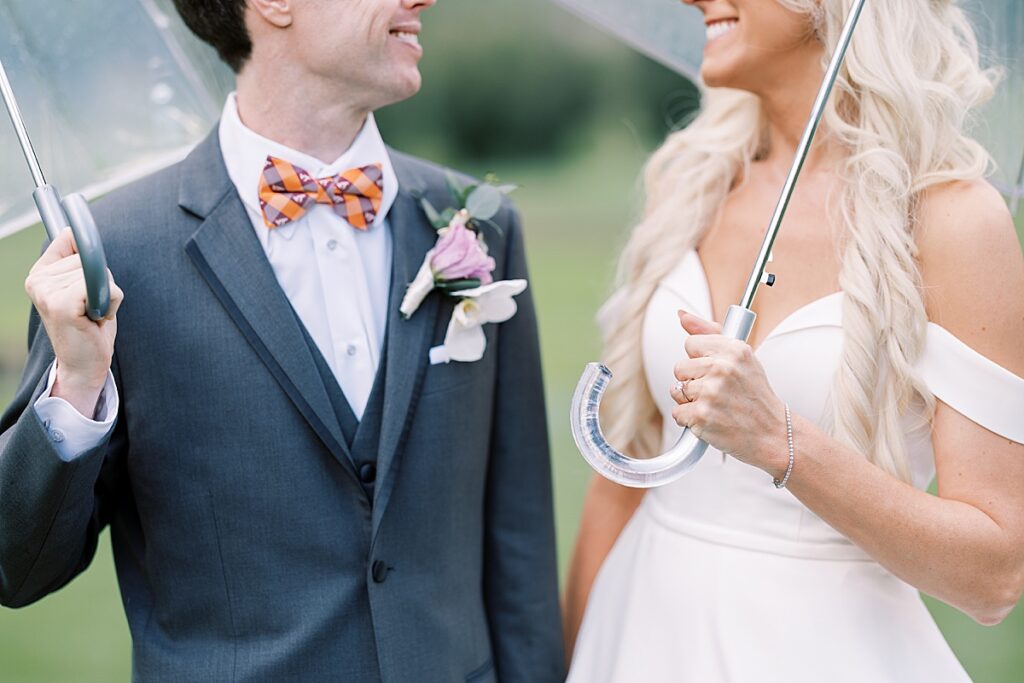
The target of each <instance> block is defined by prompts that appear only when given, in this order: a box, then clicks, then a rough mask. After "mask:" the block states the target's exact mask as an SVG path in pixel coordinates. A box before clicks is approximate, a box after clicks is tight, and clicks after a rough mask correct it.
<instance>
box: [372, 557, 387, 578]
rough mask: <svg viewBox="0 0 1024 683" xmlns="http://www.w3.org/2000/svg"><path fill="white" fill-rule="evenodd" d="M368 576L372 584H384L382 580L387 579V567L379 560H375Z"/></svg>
mask: <svg viewBox="0 0 1024 683" xmlns="http://www.w3.org/2000/svg"><path fill="white" fill-rule="evenodd" d="M370 575H371V576H372V577H373V582H374V583H384V579H386V578H388V566H387V565H386V564H384V563H383V562H382V561H381V560H376V561H375V562H374V563H373V567H372V568H371V569H370Z"/></svg>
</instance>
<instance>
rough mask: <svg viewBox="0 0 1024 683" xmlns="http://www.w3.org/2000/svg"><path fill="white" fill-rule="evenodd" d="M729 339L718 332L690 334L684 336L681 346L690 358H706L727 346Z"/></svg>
mask: <svg viewBox="0 0 1024 683" xmlns="http://www.w3.org/2000/svg"><path fill="white" fill-rule="evenodd" d="M731 341H733V340H731V339H729V338H727V337H723V336H721V335H719V334H692V335H690V336H689V337H687V338H686V341H685V342H684V343H683V347H684V348H685V349H686V355H687V356H689V357H690V358H691V359H693V358H706V357H708V356H713V355H714V354H716V353H719V352H721V351H723V350H724V349H726V348H728V347H729V343H730V342H731Z"/></svg>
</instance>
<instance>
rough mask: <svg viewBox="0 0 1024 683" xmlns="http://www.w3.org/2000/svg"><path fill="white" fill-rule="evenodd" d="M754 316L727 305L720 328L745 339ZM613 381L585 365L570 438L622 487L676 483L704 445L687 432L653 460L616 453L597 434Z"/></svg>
mask: <svg viewBox="0 0 1024 683" xmlns="http://www.w3.org/2000/svg"><path fill="white" fill-rule="evenodd" d="M756 317H757V316H756V315H755V313H754V312H753V311H751V310H750V309H748V308H743V307H742V306H730V307H729V313H728V315H727V316H726V318H725V322H724V323H723V325H722V334H723V335H724V336H727V337H732V338H733V339H739V340H740V341H744V342H745V341H746V340H747V339H748V338H749V337H750V330H751V329H752V328H753V327H754V320H755V319H756ZM611 380H612V373H611V370H609V369H608V368H607V367H605V366H604V365H601V364H600V363H590V364H589V365H587V367H586V369H585V370H584V371H583V376H582V377H581V378H580V381H579V384H578V385H576V393H575V394H573V397H572V411H571V417H572V436H573V439H574V440H575V441H576V447H577V448H578V449H579V451H580V453H581V454H582V455H583V458H584V460H586V461H587V462H588V463H589V464H590V466H591V467H593V468H594V470H596V471H597V472H598V474H600V475H601V476H603V477H605V478H606V479H610V480H611V481H614V482H615V483H616V484H621V485H622V486H629V487H631V488H638V489H648V488H653V487H655V486H664V485H665V484H670V483H672V482H673V481H675V480H676V479H679V478H680V477H682V476H683V475H684V474H686V473H687V472H689V471H690V470H691V469H693V467H694V466H695V465H696V464H697V463H698V462H700V459H701V458H702V457H704V453H705V451H707V448H708V444H707V443H705V442H704V441H701V440H700V439H699V438H697V436H696V435H695V434H694V433H693V432H692V431H690V430H689V429H685V430H683V434H682V436H680V437H679V440H678V441H676V443H675V445H674V446H672V448H671V449H669V450H668V451H667V452H666V453H662V454H661V455H659V456H657V457H654V458H647V459H637V458H631V457H629V456H628V455H624V454H622V453H620V452H619V451H617V450H615V447H614V446H612V445H611V444H610V443H608V441H607V440H606V439H605V438H604V434H603V433H602V432H601V424H600V418H599V414H600V408H601V397H602V396H603V395H604V392H605V390H606V389H607V388H608V385H609V383H610V382H611Z"/></svg>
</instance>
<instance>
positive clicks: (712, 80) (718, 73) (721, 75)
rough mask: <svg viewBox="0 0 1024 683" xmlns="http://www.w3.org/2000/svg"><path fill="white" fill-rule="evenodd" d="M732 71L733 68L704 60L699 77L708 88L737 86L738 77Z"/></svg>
mask: <svg viewBox="0 0 1024 683" xmlns="http://www.w3.org/2000/svg"><path fill="white" fill-rule="evenodd" d="M736 76H737V75H736V74H735V73H733V69H728V68H722V67H721V66H719V65H716V64H708V63H706V62H705V64H704V66H703V67H702V68H701V72H700V77H701V79H702V80H703V81H704V84H705V85H706V86H708V87H709V88H737V87H739V82H740V79H739V78H737V77H736Z"/></svg>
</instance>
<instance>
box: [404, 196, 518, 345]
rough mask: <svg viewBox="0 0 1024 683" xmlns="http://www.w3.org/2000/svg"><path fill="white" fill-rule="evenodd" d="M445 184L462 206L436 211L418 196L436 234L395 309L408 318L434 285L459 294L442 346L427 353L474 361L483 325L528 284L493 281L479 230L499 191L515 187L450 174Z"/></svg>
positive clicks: (505, 314)
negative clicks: (462, 182) (465, 183)
mask: <svg viewBox="0 0 1024 683" xmlns="http://www.w3.org/2000/svg"><path fill="white" fill-rule="evenodd" d="M448 185H449V189H450V190H451V192H452V194H453V195H454V197H455V200H456V202H457V203H458V204H459V205H460V207H461V208H448V209H445V210H444V211H441V212H439V211H438V210H437V209H436V208H435V207H434V206H433V205H432V204H431V203H430V202H429V201H427V199H426V198H420V203H421V204H422V206H423V210H424V212H426V214H427V218H428V219H429V220H430V222H431V224H432V225H433V226H434V228H435V229H436V230H437V234H438V238H437V243H436V244H435V245H434V248H433V249H431V250H430V251H428V252H427V254H426V256H425V257H424V259H423V265H422V266H420V269H419V272H418V273H417V274H416V278H415V279H414V280H413V282H412V283H411V284H410V285H409V287H408V289H407V290H406V293H405V298H404V299H403V300H402V306H401V308H400V310H401V312H402V315H404V316H405V317H406V318H410V317H412V315H413V314H414V313H415V312H416V311H417V309H419V307H420V304H422V303H423V300H424V299H426V298H427V296H428V295H429V294H430V293H431V292H433V291H435V290H437V291H438V292H439V293H440V294H442V295H444V296H450V297H453V298H456V299H458V300H459V301H458V303H457V304H456V305H455V310H454V311H453V312H452V318H451V320H450V321H449V323H448V331H447V333H446V334H445V338H444V346H443V347H440V348H439V349H436V350H434V351H432V354H437V355H438V357H439V358H440V359H441V360H442V361H444V362H447V361H449V360H454V361H460V362H473V361H478V360H480V359H481V358H483V355H484V350H485V349H486V348H487V336H486V335H485V334H484V330H483V326H484V325H486V324H487V323H502V322H505V321H506V320H508V319H510V318H511V317H512V316H514V315H515V314H516V310H517V306H516V302H515V300H514V299H513V297H515V296H518V295H519V294H522V293H523V291H524V290H525V289H526V286H527V283H526V280H503V281H501V282H495V281H494V277H493V273H494V269H495V265H496V264H495V262H494V259H493V258H491V257H490V256H489V255H488V253H487V243H486V241H485V240H484V236H483V233H482V232H481V230H480V225H481V224H482V223H491V219H492V218H494V216H495V215H497V213H498V211H499V210H500V209H501V203H502V199H503V197H504V195H506V194H508V193H509V192H511V191H512V190H513V189H515V188H514V187H513V186H509V185H504V186H497V185H494V184H492V183H491V182H485V183H483V184H480V185H469V186H466V187H462V186H460V185H459V184H458V182H457V181H456V180H455V179H454V178H453V177H451V176H449V178H448ZM492 225H493V223H492ZM495 227H497V226H495Z"/></svg>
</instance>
